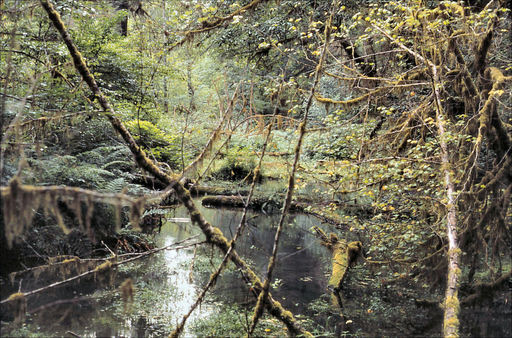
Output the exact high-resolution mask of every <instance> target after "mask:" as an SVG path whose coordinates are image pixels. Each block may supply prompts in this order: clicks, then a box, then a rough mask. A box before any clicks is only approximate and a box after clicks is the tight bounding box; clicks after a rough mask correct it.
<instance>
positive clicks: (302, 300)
mask: <svg viewBox="0 0 512 338" xmlns="http://www.w3.org/2000/svg"><path fill="white" fill-rule="evenodd" d="M196 203H197V204H198V206H199V205H200V201H196ZM200 209H201V212H202V213H203V215H204V216H205V218H206V219H207V220H208V221H209V222H210V223H211V224H213V225H215V226H218V227H219V228H221V229H222V231H223V233H224V234H225V235H226V236H227V237H228V238H231V237H232V236H233V234H234V232H235V231H236V227H237V226H238V223H239V221H240V218H241V211H240V210H229V209H207V208H203V207H200ZM166 217H167V221H166V222H165V223H164V225H163V226H162V229H161V232H160V233H159V234H158V235H156V238H155V240H156V243H157V245H158V246H159V247H162V246H166V245H169V244H172V243H175V242H177V241H182V240H184V239H187V238H189V237H192V236H195V235H199V237H197V238H195V239H194V240H192V241H196V242H198V241H201V240H202V239H203V237H202V233H201V231H200V229H199V228H198V227H196V226H194V225H192V224H191V223H190V222H189V221H188V214H187V212H186V210H185V209H184V208H182V207H179V208H177V209H175V210H172V211H170V212H169V213H168V214H167V215H166ZM278 218H279V215H265V214H263V213H250V214H249V217H248V222H247V223H248V225H247V227H246V229H245V232H244V235H243V236H242V237H241V238H240V239H239V244H238V245H237V251H238V252H239V254H240V255H241V256H242V257H243V258H244V259H245V260H246V261H247V262H248V263H249V264H250V266H251V267H252V268H253V269H254V270H255V271H256V273H258V274H259V275H260V277H263V276H264V273H265V271H266V266H267V262H268V258H269V256H270V253H271V251H272V246H273V241H274V235H275V226H276V224H277V221H278ZM286 223H287V226H286V230H285V232H284V234H283V236H282V237H281V245H280V250H279V256H278V265H277V267H276V270H275V272H274V282H273V286H274V289H273V291H272V293H273V295H274V297H275V298H276V299H278V300H279V301H281V303H282V304H283V305H284V306H285V307H286V308H288V309H289V310H291V311H292V312H294V314H298V313H301V312H303V311H305V309H306V307H307V305H308V304H309V302H310V301H312V300H314V299H318V298H319V297H320V296H321V295H322V294H324V293H325V290H326V289H325V287H326V283H327V282H326V281H327V279H328V276H326V272H327V271H328V270H329V269H328V267H329V265H330V255H329V253H328V252H327V250H326V249H325V248H323V247H321V246H320V244H319V242H318V241H317V240H316V238H315V237H314V235H313V233H312V232H311V230H310V228H311V227H312V226H313V225H319V224H320V223H319V222H318V221H317V220H316V219H315V218H312V217H309V216H305V215H290V216H289V217H288V219H287V222H286ZM220 258H221V255H220V253H219V252H218V251H217V250H216V249H213V248H212V247H211V246H210V245H202V246H198V247H197V249H196V251H195V250H194V248H187V249H181V250H165V251H162V252H159V253H157V254H155V255H153V256H152V257H150V258H146V259H142V260H138V261H136V262H134V263H129V264H126V265H121V266H119V267H118V269H117V270H116V272H115V276H113V279H114V280H115V282H114V283H113V284H112V285H110V286H109V285H107V284H105V286H104V287H103V288H100V289H97V290H94V289H93V288H94V287H95V285H97V284H98V283H99V281H98V280H89V281H82V282H80V283H79V284H77V285H68V286H66V287H63V288H60V289H57V290H55V291H53V292H54V294H53V295H51V296H50V295H47V296H48V298H46V297H45V296H44V295H42V296H39V297H37V298H35V299H34V300H29V304H28V305H29V311H30V309H31V307H34V306H35V307H37V306H39V304H45V303H47V302H51V301H52V300H55V299H59V298H61V297H63V295H64V294H65V295H66V296H67V297H70V298H71V299H72V301H70V302H62V303H58V302H57V304H56V305H55V306H52V307H48V308H43V310H41V311H35V312H33V313H32V314H30V315H29V317H28V322H29V323H30V324H29V325H28V326H27V327H26V329H27V330H28V331H27V332H29V331H30V332H34V331H36V332H37V333H39V334H41V335H42V336H49V335H53V336H69V335H70V334H71V335H72V334H76V335H79V336H81V337H114V336H116V337H160V336H164V335H167V334H168V333H169V332H170V331H171V330H172V329H173V328H174V327H175V326H176V322H177V321H179V320H180V319H181V317H182V316H183V314H185V313H186V312H187V311H188V310H189V309H190V307H191V306H192V304H193V303H194V302H195V300H196V297H197V295H198V294H199V292H200V291H201V287H202V286H203V285H205V284H206V282H207V281H208V278H209V275H210V274H211V272H212V271H214V269H215V268H216V267H217V265H218V263H219V261H220ZM127 278H131V279H132V281H133V284H134V287H135V293H134V300H133V302H129V303H127V304H125V303H124V302H123V300H122V298H121V296H120V292H119V288H118V286H119V285H120V283H121V282H123V280H126V279H127ZM87 289H88V290H87ZM86 290H87V291H86ZM70 295H71V296H70ZM45 298H46V299H45ZM253 301H254V298H253V296H252V294H251V293H250V292H249V288H248V286H247V285H244V282H243V280H242V279H241V277H240V274H239V273H238V272H237V271H236V270H235V269H228V270H227V271H226V272H225V273H223V274H222V276H221V278H220V280H219V281H218V282H217V284H216V286H215V288H214V289H213V290H212V292H211V293H210V295H209V296H208V298H207V300H206V301H205V302H203V304H202V305H201V306H200V307H198V308H197V309H196V310H195V311H194V313H193V314H192V316H191V317H190V318H189V319H188V321H187V326H186V330H185V336H190V335H194V333H193V332H192V331H190V330H191V327H193V324H194V321H196V320H197V319H199V318H208V317H209V316H212V315H214V314H215V313H216V312H217V311H218V307H219V306H222V304H233V303H237V304H240V305H247V304H250V303H251V302H253ZM36 303H37V306H36ZM31 305H32V306H31ZM22 332H23V331H22Z"/></svg>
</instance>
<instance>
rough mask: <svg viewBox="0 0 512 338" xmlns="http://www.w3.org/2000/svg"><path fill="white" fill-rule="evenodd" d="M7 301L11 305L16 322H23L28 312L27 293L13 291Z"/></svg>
mask: <svg viewBox="0 0 512 338" xmlns="http://www.w3.org/2000/svg"><path fill="white" fill-rule="evenodd" d="M7 301H9V305H10V307H11V309H12V312H13V314H14V322H15V323H16V324H21V323H23V322H24V321H25V316H26V313H27V299H26V298H25V294H24V293H23V292H16V293H13V294H11V295H10V296H9V298H7Z"/></svg>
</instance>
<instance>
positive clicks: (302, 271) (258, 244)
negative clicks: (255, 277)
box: [201, 209, 328, 311]
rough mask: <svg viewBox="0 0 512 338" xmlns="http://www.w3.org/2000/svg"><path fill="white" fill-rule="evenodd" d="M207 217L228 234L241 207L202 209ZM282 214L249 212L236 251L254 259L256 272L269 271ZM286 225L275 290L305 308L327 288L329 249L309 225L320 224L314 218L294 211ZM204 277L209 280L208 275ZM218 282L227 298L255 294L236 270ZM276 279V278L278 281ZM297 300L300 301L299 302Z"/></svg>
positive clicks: (291, 304)
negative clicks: (313, 233)
mask: <svg viewBox="0 0 512 338" xmlns="http://www.w3.org/2000/svg"><path fill="white" fill-rule="evenodd" d="M201 211H202V212H203V213H204V215H205V217H206V218H207V219H208V220H210V221H211V222H212V224H213V225H215V226H218V227H219V228H221V229H222V231H223V232H224V233H225V234H232V233H234V231H235V229H236V226H237V225H238V222H239V220H240V217H241V211H239V210H229V209H203V210H201ZM278 219H279V215H264V214H257V213H252V214H251V215H250V216H249V221H248V222H247V223H248V224H247V227H246V229H245V235H243V236H242V237H241V238H240V240H239V243H238V244H237V251H238V252H239V253H240V254H241V255H242V256H243V257H244V258H245V259H247V260H248V261H250V262H252V264H253V267H254V269H255V271H256V272H257V273H259V274H260V275H263V274H264V273H265V271H266V267H267V262H268V258H269V257H270V254H271V252H272V246H273V242H274V237H275V231H276V230H275V225H276V224H277V222H278ZM287 224H288V225H287V226H286V227H285V231H284V232H283V235H282V237H281V245H280V249H279V253H278V263H279V264H278V265H277V266H276V270H275V278H274V282H275V284H276V285H277V286H278V287H277V288H276V289H274V290H273V291H272V293H273V294H274V295H275V296H276V297H277V298H278V299H279V300H280V301H281V302H282V304H283V305H284V306H286V307H289V308H290V309H294V310H299V311H301V310H305V309H306V307H307V305H308V303H309V302H311V301H313V300H315V299H317V298H319V297H320V296H321V295H322V294H323V293H324V290H325V285H326V277H325V275H324V271H325V266H326V265H325V264H326V262H328V253H327V251H326V250H325V249H323V248H322V247H321V246H320V245H319V244H318V243H317V241H316V239H315V237H314V236H313V235H312V234H311V232H310V231H309V228H310V227H311V226H312V225H314V224H318V221H316V219H315V218H313V217H311V216H307V215H299V214H294V215H290V216H289V217H288V219H287ZM204 278H205V279H206V280H207V278H208V275H207V274H205V275H204ZM221 279H222V280H221V282H219V283H217V287H216V289H215V292H216V294H217V295H218V296H219V297H221V298H222V299H223V300H224V301H227V302H230V301H235V302H237V303H242V304H244V303H246V302H247V301H252V300H253V298H252V296H251V295H250V294H249V291H248V287H247V285H245V283H244V282H243V280H241V279H240V277H239V275H238V274H237V273H232V272H225V273H224V274H223V275H222V277H221ZM276 281H277V282H276ZM296 304H298V305H296Z"/></svg>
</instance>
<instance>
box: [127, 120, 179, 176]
mask: <svg viewBox="0 0 512 338" xmlns="http://www.w3.org/2000/svg"><path fill="white" fill-rule="evenodd" d="M125 125H126V128H128V130H129V131H130V133H132V135H133V137H134V138H135V140H137V142H138V143H139V145H140V146H142V148H143V149H144V150H145V151H148V152H150V153H151V154H152V155H153V156H154V157H155V158H156V159H157V160H158V161H160V162H164V163H167V164H168V165H169V166H170V167H171V168H173V169H178V168H181V153H180V146H179V138H177V137H173V136H171V135H168V134H166V133H164V132H163V131H162V130H160V129H159V128H158V127H157V126H155V125H154V124H153V123H151V122H149V121H143V120H132V121H128V122H126V123H125ZM185 157H186V156H185Z"/></svg>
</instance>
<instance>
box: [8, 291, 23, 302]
mask: <svg viewBox="0 0 512 338" xmlns="http://www.w3.org/2000/svg"><path fill="white" fill-rule="evenodd" d="M23 299H25V294H24V293H23V292H16V293H13V294H11V295H10V296H9V297H8V298H7V300H8V301H9V302H12V301H16V300H23Z"/></svg>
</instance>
